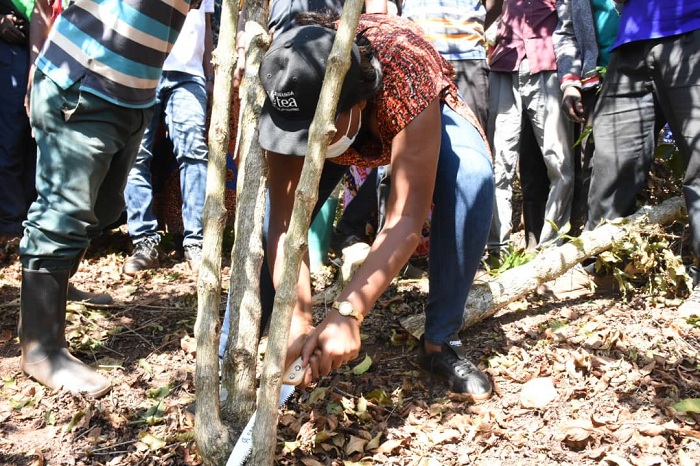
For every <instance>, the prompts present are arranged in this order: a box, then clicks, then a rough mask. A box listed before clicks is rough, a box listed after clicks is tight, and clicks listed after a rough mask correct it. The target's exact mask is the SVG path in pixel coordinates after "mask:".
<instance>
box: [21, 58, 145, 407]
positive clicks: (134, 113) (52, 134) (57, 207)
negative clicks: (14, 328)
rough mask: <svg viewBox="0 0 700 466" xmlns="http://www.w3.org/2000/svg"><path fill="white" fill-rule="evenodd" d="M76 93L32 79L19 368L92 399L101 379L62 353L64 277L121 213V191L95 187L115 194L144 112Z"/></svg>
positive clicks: (102, 389)
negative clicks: (33, 145)
mask: <svg viewBox="0 0 700 466" xmlns="http://www.w3.org/2000/svg"><path fill="white" fill-rule="evenodd" d="M79 87H80V84H79V83H76V84H75V85H73V86H72V87H70V88H68V89H66V90H63V89H61V88H59V87H58V86H57V85H56V84H55V83H53V82H52V81H51V80H50V79H48V78H46V77H45V76H44V75H43V74H42V73H41V72H39V71H37V73H36V76H35V79H34V85H33V90H32V99H31V103H32V112H31V114H32V126H33V129H34V134H35V136H36V140H37V146H38V158H37V178H36V186H37V193H38V196H37V200H36V201H35V202H34V203H33V204H32V205H31V207H30V209H29V214H28V218H27V221H26V222H25V223H24V227H25V231H24V237H23V238H22V242H21V246H20V259H21V262H22V265H23V271H22V290H21V306H20V324H19V335H20V345H21V348H22V358H21V366H22V369H23V370H24V371H25V372H27V373H28V374H29V375H30V376H32V377H34V378H35V379H37V380H38V381H39V382H41V383H43V384H46V385H47V386H49V387H51V388H58V386H63V387H64V389H67V390H71V391H86V392H87V393H88V394H91V395H93V396H100V395H102V394H104V393H106V392H107V391H108V390H109V387H110V382H109V380H107V379H106V378H105V377H103V376H101V375H99V374H97V373H95V372H94V371H93V370H92V369H90V368H89V367H87V366H86V365H84V364H83V363H81V362H80V361H78V360H77V359H75V358H74V357H72V356H71V355H70V353H69V352H68V351H67V349H66V342H65V336H64V330H65V306H66V292H67V287H68V278H69V276H70V274H71V272H72V271H73V270H74V269H75V268H76V266H77V262H78V261H79V259H80V257H81V252H82V251H83V250H84V249H85V248H87V246H88V245H89V232H90V231H96V230H98V229H99V227H100V225H101V224H103V222H104V224H107V223H111V222H113V221H114V220H116V218H117V217H118V215H119V213H120V212H121V211H122V210H123V208H124V205H123V202H120V201H121V192H119V191H116V192H107V191H106V190H105V189H103V188H104V187H105V186H112V187H115V188H116V187H121V188H123V186H124V183H125V180H126V176H127V173H128V169H129V167H131V165H132V164H133V160H134V156H135V149H136V147H137V146H138V143H139V141H140V140H141V136H142V135H143V130H144V128H145V126H146V124H147V121H148V120H149V118H150V116H151V111H150V109H149V110H143V109H128V108H123V107H118V106H116V105H114V104H112V103H109V102H107V101H105V100H103V99H101V98H99V97H97V96H94V95H92V94H88V93H82V94H81V92H80V91H79ZM97 206H101V210H100V211H99V212H98V207H97Z"/></svg>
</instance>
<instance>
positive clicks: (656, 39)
mask: <svg viewBox="0 0 700 466" xmlns="http://www.w3.org/2000/svg"><path fill="white" fill-rule="evenodd" d="M342 6H343V1H342V0H306V1H298V0H274V1H272V2H271V9H270V23H269V25H268V26H269V28H270V31H271V32H272V33H273V41H272V44H271V46H270V48H269V50H268V51H267V52H266V54H265V56H264V57H263V60H262V63H261V66H260V79H261V81H262V85H263V88H264V90H265V92H266V94H267V99H266V101H265V104H264V106H263V108H262V112H261V115H260V128H259V142H260V145H261V146H262V148H263V149H264V150H265V154H266V158H267V162H268V168H269V203H268V212H267V222H266V231H265V234H266V265H265V266H264V268H263V273H262V274H261V290H263V291H262V292H263V294H264V295H265V296H262V298H263V299H262V302H263V303H264V304H263V307H264V309H263V319H264V321H265V322H263V323H262V326H263V327H264V326H265V324H266V322H267V320H269V317H270V314H271V312H272V308H271V306H272V302H273V299H272V297H273V296H274V290H275V287H276V285H277V284H278V283H280V281H281V276H282V273H283V269H282V262H283V255H284V250H283V248H282V244H283V242H284V238H285V235H286V228H287V226H288V224H289V219H290V215H291V210H292V207H293V202H294V196H293V192H294V188H295V186H296V184H297V182H298V181H299V175H300V171H301V167H302V165H303V162H304V156H305V155H306V151H307V147H308V142H309V141H308V135H309V126H310V124H311V120H312V119H313V116H314V112H315V109H316V104H317V102H318V98H319V95H320V90H321V84H322V81H323V76H324V74H325V69H326V59H327V57H328V55H329V53H330V49H331V47H332V45H333V42H334V40H335V36H336V28H337V27H338V14H339V13H340V11H341V10H342ZM213 12H214V4H213V1H212V0H201V1H200V0H192V1H191V2H190V1H188V0H171V1H168V2H165V1H160V0H150V1H145V0H135V1H130V2H129V8H124V5H123V0H104V1H103V2H101V6H100V7H99V8H97V7H95V5H94V4H93V3H92V2H90V1H88V0H76V1H75V2H72V3H70V4H69V5H64V4H63V3H62V2H61V0H0V80H2V82H3V83H5V89H6V90H7V91H6V93H4V94H3V95H2V96H1V97H0V99H2V105H0V180H2V183H0V237H1V238H2V241H4V242H9V241H15V242H19V254H20V261H21V265H22V284H21V298H20V318H19V330H18V331H19V338H20V347H21V363H20V364H21V368H22V370H23V371H24V372H25V373H26V374H28V375H29V376H31V377H32V378H34V379H35V380H37V381H39V382H41V383H42V384H44V385H46V386H48V387H50V388H54V389H58V388H63V389H66V390H69V391H76V392H78V391H79V392H86V393H88V394H89V395H91V396H94V397H99V396H102V395H104V394H105V393H107V392H108V391H109V390H110V387H111V383H110V381H109V379H107V378H106V377H104V376H103V375H101V374H99V373H97V372H96V371H94V370H93V369H92V368H91V367H89V366H88V365H86V364H84V363H83V362H81V361H80V360H78V359H77V358H75V357H73V356H72V355H71V354H70V353H69V351H68V349H67V344H66V341H65V335H64V334H65V312H66V301H67V300H69V299H81V300H92V301H93V302H104V300H109V299H111V298H109V296H107V295H104V294H101V295H96V294H93V293H86V292H82V291H80V290H77V289H75V288H74V287H72V286H71V285H70V284H69V280H70V277H71V276H72V275H73V274H74V273H75V272H76V270H77V269H78V267H79V266H80V263H81V260H82V257H83V255H84V254H85V251H86V249H87V247H88V246H89V244H90V241H91V239H93V238H95V237H97V236H99V235H100V234H102V233H103V231H104V230H105V229H106V228H108V227H110V226H112V225H114V224H115V222H117V221H118V220H119V218H120V217H122V216H123V215H124V212H126V218H127V228H128V232H129V235H130V237H131V239H132V242H133V245H134V249H133V252H132V254H131V255H129V256H128V257H126V258H125V261H124V264H123V268H122V271H123V273H125V274H127V275H138V274H139V273H140V272H142V271H143V270H147V269H152V268H156V267H158V266H159V255H160V252H159V242H160V238H161V235H162V225H160V222H159V219H158V216H157V215H156V213H155V212H154V208H153V203H154V201H153V199H154V189H155V187H154V182H153V177H154V176H155V175H156V174H154V173H153V170H154V165H153V160H154V157H155V150H154V144H155V142H156V140H157V139H158V137H159V134H163V132H164V133H165V135H166V138H167V139H168V140H169V141H170V142H171V144H172V152H173V155H174V157H175V160H176V163H177V167H178V169H179V179H180V191H181V198H182V201H181V206H178V207H179V208H180V210H181V216H182V225H183V227H182V229H183V231H182V236H183V249H184V257H185V259H186V261H187V262H188V264H189V265H190V268H191V269H192V271H193V273H195V274H196V273H197V271H198V269H199V262H200V260H201V249H202V236H203V235H202V221H201V211H202V208H203V203H204V193H205V184H206V176H207V174H206V168H207V144H206V138H205V134H206V126H207V119H208V109H209V100H210V98H211V90H212V83H213V79H214V64H213V63H212V59H211V57H212V50H213V47H214V44H213V38H212V13H213ZM242 24H243V23H241V25H242ZM492 24H493V25H494V26H493V28H491V30H492V31H494V32H495V34H494V35H493V36H492V38H491V39H489V40H487V30H489V28H490V27H491V25H492ZM239 29H240V28H239ZM105 30H109V31H110V34H102V33H101V32H100V31H105ZM699 30H700V0H678V1H677V2H675V3H674V4H672V5H671V4H668V3H667V2H661V1H660V0H626V1H623V0H616V1H613V0H581V1H574V0H529V1H523V0H483V1H481V0H403V1H400V2H398V3H394V2H387V0H367V1H366V2H365V11H364V13H363V14H362V16H361V17H360V21H359V25H358V27H357V33H356V36H355V41H354V43H353V45H352V50H351V65H350V69H349V71H348V73H347V75H346V77H345V80H344V83H343V86H342V89H341V92H340V97H339V101H338V106H337V112H336V115H335V121H336V128H337V133H336V134H335V135H334V136H333V138H332V140H331V141H330V144H329V146H328V149H327V153H326V157H327V160H326V162H325V164H324V169H323V173H322V175H321V180H320V184H319V193H318V203H317V205H316V207H315V209H314V215H315V214H316V213H317V212H319V211H320V209H321V207H322V206H323V204H324V202H325V201H326V199H327V198H328V197H329V195H330V194H331V192H333V191H334V189H335V188H336V186H337V185H338V183H339V182H341V181H342V180H343V179H346V177H347V176H348V173H349V171H350V168H351V167H353V170H364V172H363V173H364V174H365V175H366V174H371V176H368V177H367V179H368V180H370V181H368V182H367V185H366V192H367V193H368V194H367V193H366V194H364V195H360V194H359V191H358V195H357V197H356V198H355V200H353V202H350V203H349V204H348V205H347V206H346V207H347V209H346V210H347V218H346V221H343V220H341V221H340V222H339V223H338V225H337V226H336V230H335V231H334V232H333V233H334V245H335V247H334V249H336V250H338V249H342V248H343V247H344V246H346V245H347V244H349V243H351V242H353V241H354V240H367V241H369V239H368V238H367V237H366V235H365V233H364V232H363V231H358V230H359V229H361V228H363V227H364V225H363V218H365V219H366V218H367V217H369V216H371V215H373V214H372V213H373V212H377V211H378V215H377V216H378V217H379V219H380V220H379V225H378V227H377V228H376V229H375V231H374V234H373V235H372V236H373V237H372V238H371V248H370V252H369V255H368V256H367V258H366V260H365V262H364V263H363V265H362V266H361V267H360V268H359V269H358V270H357V271H356V273H355V274H354V275H353V277H352V278H351V279H350V281H349V282H348V283H347V284H346V285H345V288H344V289H343V290H341V292H340V294H339V296H338V297H337V301H336V302H334V303H333V305H332V306H331V309H329V311H328V312H327V314H326V316H325V318H324V319H323V320H322V321H321V322H314V320H313V316H312V300H311V286H310V282H311V279H310V272H309V264H308V261H307V262H305V263H304V264H302V267H301V270H300V274H299V282H298V286H297V303H296V305H295V308H294V312H293V318H292V325H291V328H290V339H289V342H288V352H287V357H288V359H289V360H290V361H291V360H293V359H296V358H297V357H299V356H302V359H303V364H304V365H305V366H308V368H309V370H307V372H306V374H307V375H306V383H309V382H310V381H311V380H312V379H314V378H316V377H319V376H323V375H326V374H328V373H329V372H330V371H332V370H335V369H337V368H338V367H340V366H341V365H343V364H345V363H347V362H349V361H350V360H352V359H353V358H355V357H356V356H357V355H358V354H359V351H360V346H361V341H360V326H361V325H362V322H363V320H364V319H365V317H366V316H367V315H368V314H369V313H370V312H371V309H372V307H373V306H374V304H375V302H376V301H377V299H379V297H380V296H381V295H382V293H383V292H384V291H385V290H386V289H387V287H388V286H389V284H390V283H391V281H392V280H393V279H394V277H396V275H397V274H399V273H400V272H401V271H402V270H405V266H406V264H407V263H408V261H409V258H410V257H411V255H412V254H413V253H414V252H415V250H416V247H417V246H418V245H419V243H420V242H421V238H422V237H423V236H424V231H425V224H426V219H427V218H429V225H430V238H431V241H430V244H429V248H428V271H427V273H428V278H429V282H430V287H429V292H428V300H427V304H426V307H425V310H424V312H425V315H426V323H425V329H424V334H423V337H422V338H421V342H420V345H419V351H418V354H417V363H418V365H419V366H420V367H421V368H422V369H423V370H424V371H425V372H426V373H427V374H429V375H430V376H431V377H437V378H441V379H444V380H445V381H446V383H447V384H448V386H449V388H450V389H451V390H453V391H455V392H460V393H464V394H466V395H467V396H468V397H469V398H471V399H472V400H474V401H481V400H485V399H488V398H489V397H490V396H491V393H492V386H491V382H490V380H489V377H488V375H487V374H486V373H485V372H484V371H483V370H482V369H480V368H479V364H478V363H474V362H472V361H471V360H470V359H469V357H468V351H467V350H466V348H465V346H464V345H463V343H462V341H461V339H460V336H459V332H460V330H461V327H462V316H463V313H464V307H465V303H466V300H467V296H468V294H469V290H470V287H471V284H472V281H473V280H474V277H475V275H476V273H477V270H478V269H479V268H480V267H482V264H483V262H484V258H487V259H488V261H487V262H489V263H491V264H498V263H499V261H500V260H502V258H503V256H504V254H508V253H509V252H511V251H513V250H514V249H515V248H517V247H518V245H515V244H514V240H513V236H512V233H513V231H514V223H513V220H514V219H513V212H514V211H516V212H520V211H521V212H522V217H523V223H524V230H525V235H524V238H525V241H524V246H525V247H526V248H528V249H533V250H537V249H541V248H543V247H546V246H547V245H550V244H558V243H560V242H562V241H563V239H562V236H561V235H560V231H562V230H563V229H565V228H566V227H567V225H568V224H570V223H574V224H577V225H578V226H580V228H582V229H584V230H591V229H593V228H595V227H596V226H597V225H598V224H599V223H600V222H601V221H604V220H607V219H614V218H617V217H621V216H625V215H628V214H630V213H632V211H633V209H634V207H635V197H636V195H637V194H638V192H639V191H640V190H641V189H643V188H644V186H645V184H646V179H647V176H648V172H649V169H650V166H651V163H652V161H653V157H654V147H655V144H656V138H657V137H658V133H659V130H660V128H661V127H663V126H664V124H666V123H667V124H668V126H669V127H670V129H671V130H672V131H673V134H674V136H675V140H676V142H677V145H678V150H679V153H680V154H681V156H682V157H683V160H684V162H685V165H686V172H685V177H684V179H683V194H684V196H685V201H686V205H687V208H688V213H689V223H690V232H691V239H692V250H693V254H694V256H695V258H694V259H695V260H698V259H700V223H698V222H700V173H699V172H700V168H699V169H696V168H695V166H696V165H698V167H700V160H698V151H699V149H698V141H699V140H700V136H699V134H700V131H699V129H700V128H698V126H699V125H700V115H699V113H700V90H699V89H700V87H699V86H700V83H699V78H700V60H699V58H700V57H699V54H700V52H698V42H699V37H700V32H698V31H699ZM239 38H240V42H239V43H238V44H237V46H238V48H239V53H240V52H244V51H245V49H246V47H247V44H246V43H245V34H239ZM219 53H222V52H219ZM244 67H245V61H244V60H241V61H239V66H238V67H237V70H236V73H237V74H236V75H235V76H232V78H233V79H234V82H236V83H238V82H240V78H241V76H242V75H241V74H240V73H241V71H242V70H243V68H244ZM589 126H592V137H591V136H589V137H588V138H583V143H582V144H575V142H576V141H577V140H578V139H579V136H580V135H582V134H584V135H585V134H586V131H587V130H586V128H587V127H589ZM693 157H695V158H693ZM516 178H518V179H519V181H520V186H521V190H522V205H520V206H516V205H514V199H515V197H514V189H513V188H514V186H515V181H516ZM361 189H362V186H361V187H360V190H361ZM353 205H354V206H353ZM351 207H352V209H351ZM516 221H517V220H516ZM351 225H360V226H359V227H357V226H356V227H351ZM353 230H354V231H353ZM20 237H21V241H20V240H19V238H20ZM353 238H354V239H353ZM336 252H338V251H336ZM698 264H699V263H698V262H693V263H691V264H688V273H689V274H690V275H691V277H692V278H693V282H694V284H695V285H698V284H700V273H698V270H700V269H698V268H697V266H698ZM583 270H584V273H587V271H586V269H583ZM100 300H102V301H100ZM683 306H686V307H690V308H691V310H697V313H698V314H700V286H696V287H695V288H694V289H693V290H691V295H690V298H689V299H688V300H687V301H686V302H685V303H684V304H683ZM229 315H230V309H227V312H226V316H227V317H226V322H228V318H229ZM224 327H225V329H226V328H227V323H225V324H224ZM225 340H226V332H223V336H222V344H221V348H222V352H221V354H220V355H221V356H222V357H225V354H224V353H223V349H224V348H225Z"/></svg>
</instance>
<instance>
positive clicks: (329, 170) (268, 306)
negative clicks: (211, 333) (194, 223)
mask: <svg viewBox="0 0 700 466" xmlns="http://www.w3.org/2000/svg"><path fill="white" fill-rule="evenodd" d="M347 171H348V167H347V166H344V165H338V164H335V163H332V162H328V161H326V162H325V163H324V165H323V171H322V172H321V179H320V180H319V185H318V199H317V201H316V205H315V206H314V210H313V212H312V214H311V222H313V221H314V218H316V214H318V212H319V211H320V210H321V207H323V204H324V203H325V202H326V199H328V197H329V196H330V195H331V193H332V192H333V190H334V189H335V187H336V185H337V184H338V183H339V182H340V180H341V179H342V178H343V176H344V175H345V173H347ZM267 208H268V211H269V208H270V206H269V202H268V206H267ZM265 217H266V218H267V217H269V213H268V214H266V216H265ZM266 238H267V221H266V222H265V227H264V233H263V248H264V249H265V259H264V261H263V266H262V270H261V271H260V307H261V318H260V320H261V322H260V332H264V331H265V327H266V326H267V324H268V323H269V321H270V317H271V316H272V308H273V305H274V301H275V287H274V285H273V283H272V275H271V274H270V268H269V267H268V265H267V264H268V262H267V261H268V259H267V240H266ZM229 293H230V291H229ZM230 325H231V296H230V294H229V296H228V299H227V300H226V312H225V314H224V322H223V324H222V326H221V337H220V339H219V358H223V357H224V353H225V351H226V344H227V342H228V335H229V327H230Z"/></svg>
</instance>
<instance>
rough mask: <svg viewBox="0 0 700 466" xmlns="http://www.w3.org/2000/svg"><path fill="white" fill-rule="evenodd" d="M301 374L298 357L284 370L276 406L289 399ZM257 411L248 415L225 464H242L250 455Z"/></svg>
mask: <svg viewBox="0 0 700 466" xmlns="http://www.w3.org/2000/svg"><path fill="white" fill-rule="evenodd" d="M303 375H304V371H303V370H302V367H301V358H299V359H297V360H296V361H294V362H293V363H292V364H291V365H290V366H289V367H288V368H287V371H286V372H285V375H284V378H283V381H284V382H285V383H283V384H282V387H281V388H280V397H279V402H278V403H277V407H278V408H281V407H282V406H284V404H285V403H286V402H287V400H289V398H290V397H291V396H292V393H294V389H295V388H296V386H297V385H299V384H300V383H301V381H302V379H303V377H302V376H303ZM257 413H258V410H257V409H256V410H255V412H254V413H253V415H252V416H250V419H248V422H247V423H246V425H245V427H244V428H243V432H241V435H240V437H238V441H236V445H235V446H234V447H233V450H232V451H231V456H229V458H228V461H226V466H243V465H244V464H245V462H246V460H247V459H248V456H250V452H251V451H252V450H253V428H254V427H255V417H256V414H257Z"/></svg>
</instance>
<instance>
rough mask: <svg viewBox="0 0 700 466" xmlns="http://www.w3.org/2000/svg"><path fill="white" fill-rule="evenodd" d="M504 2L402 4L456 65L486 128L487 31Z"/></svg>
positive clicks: (409, 0) (408, 0) (460, 85)
mask: <svg viewBox="0 0 700 466" xmlns="http://www.w3.org/2000/svg"><path fill="white" fill-rule="evenodd" d="M502 4H503V0H488V1H486V2H482V1H481V0H404V1H403V4H402V11H403V12H402V15H403V16H404V17H406V18H408V19H410V20H411V21H413V22H414V23H416V24H418V25H419V26H420V27H421V28H422V29H423V31H425V34H426V36H427V37H428V39H429V40H430V41H431V42H432V43H433V45H434V46H435V48H436V49H437V50H438V52H440V54H441V55H442V56H443V57H445V59H446V60H448V61H449V62H450V63H451V64H452V66H453V67H454V69H455V73H456V75H455V84H457V89H459V92H460V94H462V97H463V98H464V100H465V101H466V102H467V104H468V105H469V107H471V109H472V110H473V111H474V113H476V116H477V118H478V119H479V123H481V126H482V127H483V128H486V124H487V122H488V103H489V65H488V63H487V61H486V55H487V54H486V49H487V44H486V36H485V31H486V29H488V28H489V26H491V23H492V22H493V20H494V19H495V18H496V17H497V16H498V13H499V12H500V10H501V8H502ZM487 11H488V12H489V13H488V14H487ZM487 18H488V21H487Z"/></svg>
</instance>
